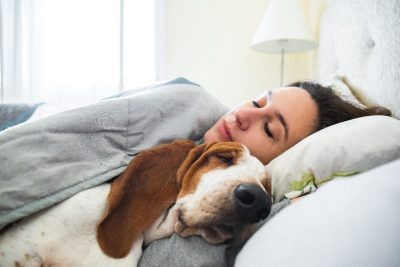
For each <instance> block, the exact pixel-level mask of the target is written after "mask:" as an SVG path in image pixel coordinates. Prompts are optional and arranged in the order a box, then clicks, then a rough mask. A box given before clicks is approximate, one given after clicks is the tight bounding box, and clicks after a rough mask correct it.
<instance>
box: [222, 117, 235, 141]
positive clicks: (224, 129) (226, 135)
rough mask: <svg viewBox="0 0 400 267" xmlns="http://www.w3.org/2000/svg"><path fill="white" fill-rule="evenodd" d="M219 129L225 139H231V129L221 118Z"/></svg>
mask: <svg viewBox="0 0 400 267" xmlns="http://www.w3.org/2000/svg"><path fill="white" fill-rule="evenodd" d="M220 131H221V134H222V136H223V138H224V140H225V141H231V142H232V141H233V140H232V135H231V131H230V130H229V127H228V125H227V123H226V121H225V120H223V121H222V123H221V127H220Z"/></svg>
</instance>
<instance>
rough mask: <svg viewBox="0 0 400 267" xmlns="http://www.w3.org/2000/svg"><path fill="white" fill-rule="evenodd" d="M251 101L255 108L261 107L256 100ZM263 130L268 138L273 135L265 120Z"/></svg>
mask: <svg viewBox="0 0 400 267" xmlns="http://www.w3.org/2000/svg"><path fill="white" fill-rule="evenodd" d="M252 103H253V105H254V106H255V107H256V108H261V106H260V105H259V104H258V103H257V102H256V101H254V100H253V101H252ZM264 132H265V133H266V134H267V135H268V136H269V137H270V138H274V136H273V135H272V133H271V131H270V130H269V127H268V123H267V122H266V123H265V125H264Z"/></svg>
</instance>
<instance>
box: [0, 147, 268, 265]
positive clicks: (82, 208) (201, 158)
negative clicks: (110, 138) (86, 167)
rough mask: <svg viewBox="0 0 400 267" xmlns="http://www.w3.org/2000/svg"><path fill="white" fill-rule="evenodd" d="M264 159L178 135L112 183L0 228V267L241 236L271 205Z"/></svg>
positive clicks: (130, 256) (128, 254)
mask: <svg viewBox="0 0 400 267" xmlns="http://www.w3.org/2000/svg"><path fill="white" fill-rule="evenodd" d="M269 190H270V185H269V184H268V179H267V177H266V174H265V169H264V166H263V164H262V163H261V162H260V161H258V160H257V159H256V158H255V157H253V156H251V155H250V153H249V151H248V149H247V148H246V147H245V146H243V145H241V144H239V143H234V142H220V143H210V144H201V145H195V144H194V143H193V142H192V141H189V140H178V141H175V142H173V143H170V144H165V145H160V146H158V147H155V148H153V149H149V150H146V151H143V152H141V153H139V154H138V155H137V156H136V157H135V158H134V159H133V160H132V161H131V162H130V163H129V164H128V166H127V168H126V170H125V171H124V172H123V173H122V174H121V175H120V176H119V177H117V178H115V179H114V180H113V181H112V182H111V183H105V184H102V185H99V186H96V187H94V188H91V189H88V190H85V191H83V192H80V193H78V194H76V195H74V196H73V197H71V198H69V199H67V200H65V201H63V202H61V203H59V204H57V205H55V206H53V207H50V208H48V209H46V210H44V211H41V212H38V213H37V214H34V215H32V216H29V217H27V218H24V219H22V220H20V221H18V222H16V223H14V224H12V225H10V226H8V227H6V228H5V229H3V232H2V233H1V235H0V266H130V267H131V266H136V265H137V263H138V261H139V258H140V255H141V253H142V245H143V243H144V244H149V243H150V242H152V241H154V240H156V239H159V238H164V237H167V236H170V235H172V234H173V233H177V234H178V235H180V236H182V237H187V236H191V235H198V236H201V237H203V238H204V239H205V240H207V241H208V242H210V243H222V242H230V241H232V240H236V241H238V240H242V239H245V238H248V236H249V235H250V234H251V233H252V231H253V228H254V224H255V223H256V222H258V221H259V220H261V219H264V218H265V217H267V216H268V214H269V212H270V209H271V198H270V196H269V195H270V192H268V191H269Z"/></svg>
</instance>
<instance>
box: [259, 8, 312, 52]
mask: <svg viewBox="0 0 400 267" xmlns="http://www.w3.org/2000/svg"><path fill="white" fill-rule="evenodd" d="M316 47H317V43H316V41H315V37H314V35H313V34H312V32H311V29H310V27H309V26H308V24H307V21H306V18H305V16H304V13H303V10H302V9H301V7H300V4H299V2H298V0H271V2H270V4H269V5H268V7H267V10H266V12H265V14H264V17H263V18H262V21H261V24H260V26H259V27H258V30H257V32H256V34H255V36H254V39H253V42H252V45H251V48H252V49H254V50H255V51H258V52H264V53H279V52H281V51H282V49H284V50H285V52H302V51H307V50H311V49H314V48H316Z"/></svg>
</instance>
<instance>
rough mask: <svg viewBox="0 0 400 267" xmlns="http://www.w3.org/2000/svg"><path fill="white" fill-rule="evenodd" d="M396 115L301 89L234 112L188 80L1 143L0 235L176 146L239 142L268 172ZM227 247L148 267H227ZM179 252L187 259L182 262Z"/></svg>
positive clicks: (33, 125)
mask: <svg viewBox="0 0 400 267" xmlns="http://www.w3.org/2000/svg"><path fill="white" fill-rule="evenodd" d="M368 115H390V112H389V111H388V110H386V109H384V108H381V107H372V108H364V107H359V106H356V105H354V104H351V103H348V102H346V101H344V100H342V99H341V98H340V97H338V96H337V95H336V94H335V93H334V92H333V90H332V89H331V88H329V87H324V86H321V85H319V84H317V83H313V82H297V83H293V84H290V85H287V86H285V87H282V88H277V89H273V90H270V91H267V92H264V93H263V94H262V95H261V96H260V97H259V98H257V99H255V100H253V101H247V102H244V103H243V104H240V105H238V106H237V107H235V108H233V109H232V110H231V111H228V110H227V108H226V107H224V106H223V105H222V104H221V103H220V102H219V101H218V100H217V99H215V98H214V97H213V96H211V95H210V94H208V93H207V92H206V91H205V90H204V89H202V88H201V87H200V86H198V85H196V84H193V83H191V82H189V81H187V80H185V79H182V78H181V79H177V80H174V81H171V82H168V83H164V84H161V85H157V86H153V87H151V88H146V89H144V90H141V91H139V92H138V91H134V92H132V91H127V92H124V93H123V94H121V95H118V96H116V97H113V98H110V99H107V100H104V101H99V102H97V103H95V104H92V105H88V106H84V107H80V108H76V109H72V110H68V111H65V112H61V113H58V114H55V115H52V116H48V117H44V118H42V119H39V120H36V121H34V122H28V123H23V124H20V125H17V126H14V127H11V128H9V129H7V130H5V131H3V132H1V133H0V170H1V172H0V229H2V228H3V227H5V226H6V225H7V224H9V223H12V222H13V221H16V220H18V219H20V218H23V217H25V216H28V215H30V214H33V213H34V212H37V211H39V210H42V209H44V208H46V207H49V206H51V205H54V204H56V203H58V202H60V201H63V200H65V199H67V198H69V197H71V196H72V195H74V194H76V193H78V192H80V191H83V190H85V189H88V188H90V187H93V186H96V185H99V184H101V183H104V182H107V181H109V180H111V179H112V178H114V177H116V176H118V175H119V174H120V173H121V172H122V171H123V170H124V168H125V167H126V166H127V164H128V163H129V162H130V161H131V160H132V158H133V157H134V156H135V155H136V154H137V153H139V152H140V151H142V150H145V149H148V148H151V147H154V146H156V145H159V144H162V143H168V142H172V141H173V140H175V139H182V138H185V139H191V140H193V141H196V142H197V143H201V142H205V143H208V142H213V141H234V142H240V143H242V144H244V145H245V146H247V148H248V149H249V150H250V152H251V154H252V155H254V156H255V157H257V158H258V159H259V160H260V161H261V162H263V163H264V164H268V163H269V162H270V161H271V160H273V159H274V158H275V157H277V156H279V155H280V154H282V153H283V152H284V151H286V150H287V149H289V148H290V147H292V146H294V145H295V144H296V143H298V142H299V141H301V140H302V139H304V138H306V137H307V136H309V135H311V134H312V133H314V132H316V131H318V130H320V129H323V128H325V127H328V126H330V125H333V124H336V123H339V122H343V121H346V120H350V119H354V118H358V117H362V116H368ZM225 249H226V245H219V246H215V245H209V244H206V243H205V241H203V240H201V239H200V238H196V237H191V238H189V239H182V238H180V237H178V236H176V235H174V236H172V237H171V238H168V239H164V240H158V241H155V242H153V243H151V244H150V246H149V247H148V248H147V249H145V251H144V254H143V256H142V260H141V262H140V264H141V265H142V266H161V265H163V266H203V265H212V266H218V265H220V264H221V266H224V265H225V264H226V262H225V253H224V251H225ZM178 251H179V252H178Z"/></svg>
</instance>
